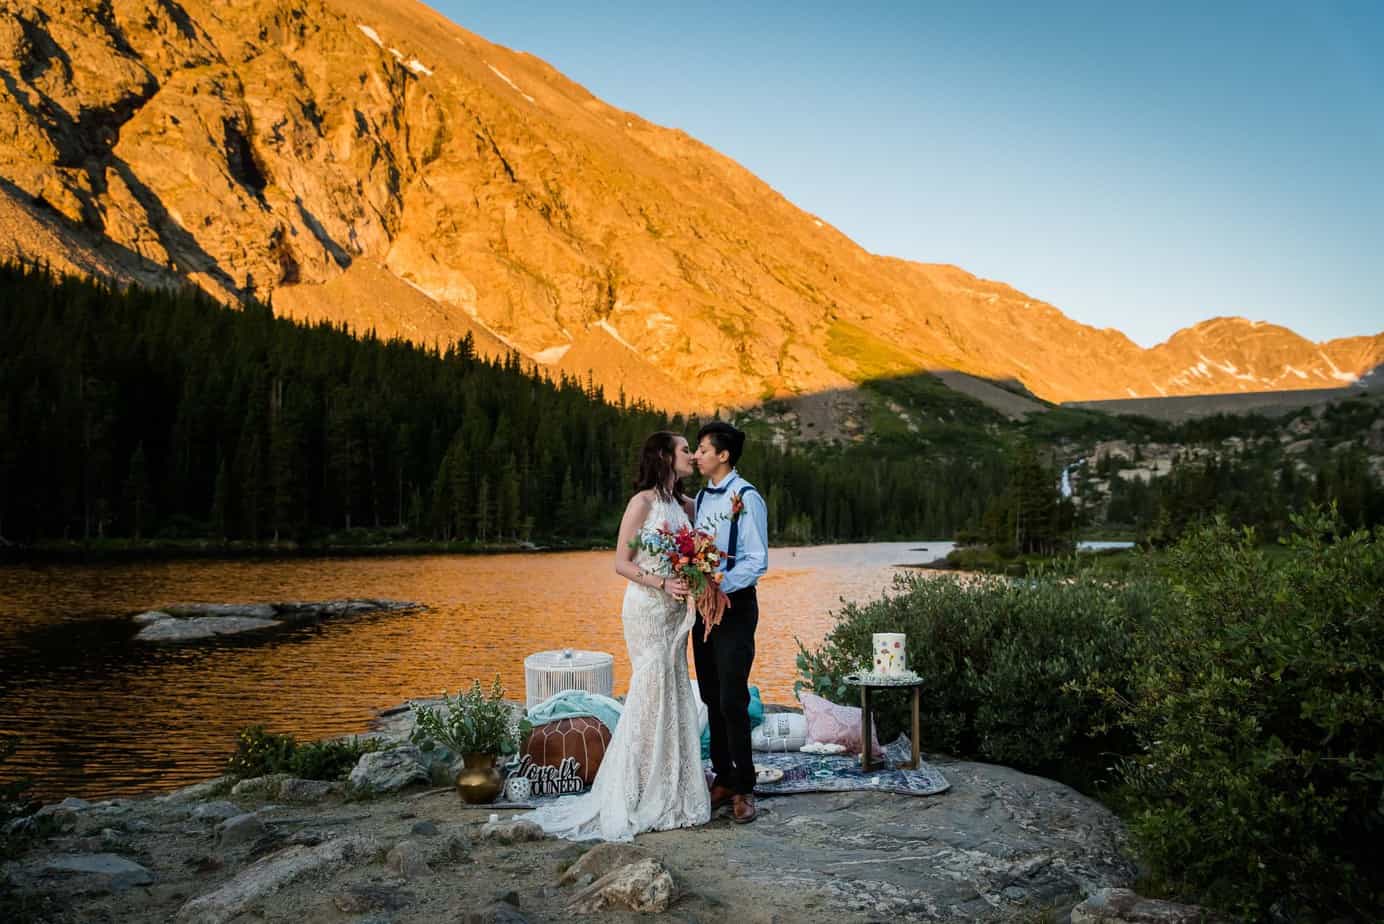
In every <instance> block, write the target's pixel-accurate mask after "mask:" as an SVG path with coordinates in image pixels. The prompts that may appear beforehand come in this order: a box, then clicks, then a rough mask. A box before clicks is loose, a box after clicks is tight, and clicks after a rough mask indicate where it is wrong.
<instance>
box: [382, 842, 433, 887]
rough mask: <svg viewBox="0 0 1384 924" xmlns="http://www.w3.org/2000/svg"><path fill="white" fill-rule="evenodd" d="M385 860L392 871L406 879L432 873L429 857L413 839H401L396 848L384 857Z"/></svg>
mask: <svg viewBox="0 0 1384 924" xmlns="http://www.w3.org/2000/svg"><path fill="white" fill-rule="evenodd" d="M384 862H385V865H386V866H388V867H389V869H390V870H391V871H392V872H394V873H397V874H398V875H400V876H402V877H404V878H405V879H417V878H418V877H420V876H430V875H432V867H431V866H429V865H428V861H427V858H425V857H424V856H423V851H422V850H420V849H419V847H418V845H417V844H415V843H414V842H413V841H400V842H399V843H397V844H395V845H394V849H393V850H391V851H389V854H388V855H387V856H386V857H385V858H384Z"/></svg>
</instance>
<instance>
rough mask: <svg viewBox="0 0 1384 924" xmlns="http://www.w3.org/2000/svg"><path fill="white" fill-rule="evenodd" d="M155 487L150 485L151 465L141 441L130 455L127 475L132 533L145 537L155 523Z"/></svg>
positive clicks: (127, 502) (126, 499) (127, 505)
mask: <svg viewBox="0 0 1384 924" xmlns="http://www.w3.org/2000/svg"><path fill="white" fill-rule="evenodd" d="M152 495H153V489H152V488H151V487H150V485H149V466H148V463H147V462H146V461H145V457H144V444H143V443H140V444H139V445H138V446H136V447H135V451H134V452H133V453H132V454H131V455H130V464H129V466H128V468H127V474H126V477H125V505H126V510H127V511H128V514H129V524H130V529H131V534H132V535H133V536H134V537H135V538H136V539H143V538H144V533H145V531H146V530H147V529H148V528H149V527H150V525H151V524H152V523H153V519H154V509H153V501H152Z"/></svg>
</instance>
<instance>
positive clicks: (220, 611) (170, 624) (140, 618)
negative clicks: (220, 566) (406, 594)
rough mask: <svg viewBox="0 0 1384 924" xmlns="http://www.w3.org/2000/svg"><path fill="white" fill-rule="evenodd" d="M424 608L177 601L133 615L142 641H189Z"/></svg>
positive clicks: (384, 603)
mask: <svg viewBox="0 0 1384 924" xmlns="http://www.w3.org/2000/svg"><path fill="white" fill-rule="evenodd" d="M419 608H421V605H420V604H417V603H410V602H408V601H405V600H375V599H351V600H322V601H318V602H313V603H299V602H291V603H174V604H170V605H168V606H164V607H160V608H159V609H156V610H148V611H147V612H143V613H137V614H135V615H134V616H133V617H131V618H132V619H133V620H134V622H135V623H136V624H137V625H139V626H141V628H140V630H139V632H138V633H137V634H136V635H135V639H136V640H138V641H141V642H187V641H196V640H198V639H206V638H213V637H215V636H218V635H239V634H240V633H242V632H253V631H255V630H258V629H269V628H273V627H275V626H281V625H285V624H296V623H312V622H320V621H322V620H324V619H336V618H339V617H342V616H358V615H363V614H366V613H395V612H401V611H404V610H415V609H419Z"/></svg>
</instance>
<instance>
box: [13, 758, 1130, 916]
mask: <svg viewBox="0 0 1384 924" xmlns="http://www.w3.org/2000/svg"><path fill="white" fill-rule="evenodd" d="M928 760H929V762H930V763H932V764H933V765H934V766H937V767H938V768H939V769H941V770H942V772H943V773H945V774H946V776H947V779H948V780H949V781H950V782H951V788H950V789H949V790H948V791H947V792H945V793H943V794H940V795H936V796H926V797H920V796H904V795H896V794H892V793H884V792H869V791H866V792H848V793H817V794H804V795H790V796H778V797H774V798H761V799H760V803H759V804H760V814H759V819H758V820H757V821H756V822H755V823H754V824H750V825H737V824H734V823H733V822H732V821H731V820H730V818H729V816H728V814H727V813H726V812H724V811H722V812H720V813H718V814H717V815H716V816H715V817H714V818H713V819H712V820H711V821H710V822H709V823H708V824H706V825H702V826H700V827H697V828H689V829H681V830H675V831H661V832H655V833H649V834H645V835H641V836H640V837H638V838H637V839H636V842H635V844H634V845H621V846H618V847H606V848H597V850H596V852H589V851H590V845H582V846H578V845H573V844H570V843H568V842H565V841H560V840H556V839H554V838H546V837H545V838H541V839H537V840H525V839H523V838H516V837H498V836H496V837H488V836H487V834H488V833H491V834H494V833H498V832H499V831H501V830H508V829H513V828H514V827H515V826H514V823H513V822H514V820H513V817H512V816H513V813H512V812H510V811H505V810H500V809H496V808H494V807H492V806H468V805H466V804H465V803H463V802H462V800H461V799H460V798H459V797H458V795H457V793H456V792H455V790H454V789H453V788H451V787H439V788H437V789H433V790H423V791H418V790H413V791H409V792H401V793H384V794H381V795H378V796H376V797H374V798H371V799H367V800H364V801H354V802H349V803H345V804H343V803H340V802H337V801H336V800H331V801H330V802H328V803H326V804H305V805H297V804H295V805H285V804H261V803H260V801H257V800H265V799H270V798H271V796H270V795H269V794H268V793H260V794H258V795H252V794H249V793H247V794H245V795H244V796H237V797H235V798H236V799H237V802H238V804H239V805H240V807H241V810H242V811H245V812H247V813H248V812H249V811H251V810H253V811H254V813H255V814H254V816H253V820H245V819H239V820H236V819H233V820H232V821H231V822H227V823H224V824H223V826H222V829H223V830H222V842H221V843H219V844H218V843H216V842H215V841H214V840H213V835H212V831H213V826H212V825H211V824H210V822H207V823H202V822H198V821H195V820H190V819H188V818H187V814H188V808H189V804H188V803H181V804H180V803H177V802H174V801H169V800H167V799H164V800H158V799H147V800H135V801H133V802H131V803H129V806H128V809H127V811H126V814H125V815H124V816H122V817H123V818H124V819H125V831H126V832H127V833H126V834H125V835H123V836H124V837H125V838H127V839H128V840H129V842H130V845H129V846H130V849H131V850H132V852H133V854H134V855H135V856H137V857H139V858H140V863H141V864H143V865H144V866H146V867H148V874H151V875H152V879H153V882H152V883H151V884H149V885H148V886H147V887H141V888H120V887H119V886H118V885H117V883H118V882H119V881H120V880H119V879H118V878H115V879H111V880H110V881H109V882H108V884H105V885H103V884H102V883H101V882H100V880H99V878H98V879H89V880H88V882H90V883H92V884H93V885H95V886H96V888H92V889H90V890H87V889H86V888H82V889H76V888H73V884H72V883H71V882H70V881H69V880H68V879H67V878H66V877H68V876H82V877H83V878H85V874H83V873H81V872H80V871H78V870H68V871H61V872H60V871H59V870H49V871H44V870H43V869H42V864H43V863H45V862H47V861H49V860H52V859H55V858H57V857H60V856H62V855H64V854H71V853H77V852H80V851H81V850H82V844H84V843H85V842H87V841H88V840H89V839H90V838H91V837H93V836H98V835H100V834H101V828H102V827H103V826H104V825H105V824H107V822H105V821H102V820H101V819H99V818H97V817H94V815H93V812H94V809H90V810H85V811H82V812H78V813H76V816H75V817H76V825H77V828H76V830H74V831H71V832H64V833H60V834H56V835H54V836H52V837H51V838H50V839H48V840H47V841H46V842H44V843H43V844H42V845H41V846H40V847H38V848H37V849H36V850H35V851H34V852H33V854H32V855H31V856H30V857H28V858H24V859H20V860H18V861H13V862H11V863H8V864H3V863H0V875H5V874H7V873H9V874H12V875H13V877H14V880H15V882H16V884H17V886H19V887H20V888H21V889H22V890H23V891H24V892H25V893H30V892H36V893H42V894H44V895H45V896H48V897H49V898H51V900H53V901H56V902H59V903H60V905H61V906H62V910H63V912H64V913H65V914H67V917H66V918H64V919H66V920H102V919H104V920H118V921H120V922H122V924H167V922H169V921H170V920H175V919H176V920H178V921H180V922H188V924H191V922H198V924H201V922H212V924H214V922H232V921H241V920H250V919H251V917H255V916H263V918H264V919H265V920H275V921H303V922H309V921H323V922H326V921H337V920H344V918H342V917H341V915H342V913H343V912H344V911H345V910H346V909H345V908H343V907H342V903H343V902H344V904H345V905H347V906H349V907H351V908H356V907H357V906H363V905H365V904H370V902H368V901H365V899H361V898H360V897H359V896H360V895H365V896H366V897H369V896H378V895H379V894H383V893H381V892H380V890H385V892H389V891H390V890H398V889H401V888H402V887H403V885H404V883H405V881H407V890H408V893H409V895H410V898H409V900H408V901H407V902H403V901H400V902H395V903H394V904H395V905H397V907H393V906H391V907H390V908H389V909H388V914H387V917H388V919H389V920H390V921H391V922H393V924H433V922H435V921H438V920H448V921H450V920H453V918H456V917H457V913H459V912H462V911H465V910H467V909H480V908H489V907H490V906H491V905H492V904H494V902H495V900H496V899H497V897H499V896H507V895H510V894H514V895H517V896H518V899H519V903H518V909H519V912H518V913H522V915H523V916H524V917H525V918H526V919H527V920H529V921H531V922H534V924H539V922H544V921H558V920H571V919H573V918H572V917H571V911H572V910H574V909H573V908H572V906H573V905H574V904H576V905H579V906H581V907H582V908H585V905H586V902H585V899H592V907H594V906H595V904H600V905H601V906H602V910H601V911H600V912H599V914H600V918H599V920H601V921H611V922H612V924H625V922H629V924H633V922H635V921H639V920H647V917H644V916H640V913H639V912H636V911H634V910H631V908H632V907H633V905H632V904H631V902H630V901H628V900H626V899H628V898H633V899H637V901H635V902H634V905H638V906H639V907H641V908H644V907H649V908H652V907H654V906H655V905H656V906H658V907H662V906H663V904H664V902H665V899H666V901H667V902H669V903H670V906H669V907H668V910H667V912H665V913H664V914H663V915H662V916H660V918H658V919H660V920H665V919H666V920H667V921H669V922H670V924H672V922H674V921H677V922H688V921H696V922H700V924H707V922H711V921H734V922H735V924H789V922H792V924H838V922H844V921H851V922H854V921H861V922H864V921H890V922H957V924H960V922H987V924H999V922H1015V924H1019V922H1026V924H1031V922H1033V921H1037V920H1044V919H1046V918H1047V917H1053V918H1055V919H1061V918H1062V916H1063V913H1064V911H1065V910H1066V909H1070V908H1073V907H1074V906H1076V905H1077V904H1078V903H1080V902H1081V901H1082V900H1083V898H1086V897H1089V896H1095V895H1101V894H1103V895H1105V896H1111V895H1122V894H1123V893H1111V892H1105V893H1102V891H1101V890H1108V889H1122V888H1127V887H1128V886H1129V885H1130V884H1131V883H1132V882H1133V880H1134V869H1133V866H1132V864H1131V862H1130V861H1129V860H1128V859H1127V858H1126V857H1125V855H1124V844H1125V832H1124V829H1123V827H1122V825H1121V823H1120V821H1119V820H1118V819H1117V818H1116V817H1115V816H1114V815H1113V814H1112V813H1111V812H1109V811H1108V810H1107V809H1105V808H1104V807H1103V806H1101V805H1100V804H1099V803H1097V802H1095V801H1093V800H1091V799H1088V798H1086V797H1085V796H1082V795H1081V794H1080V793H1077V792H1076V791H1074V790H1072V789H1070V788H1069V787H1067V786H1064V785H1062V784H1060V783H1056V782H1054V781H1052V780H1046V779H1042V778H1040V777H1035V776H1030V775H1028V774H1025V773H1020V772H1018V771H1015V770H1011V769H1008V768H1005V767H998V766H992V765H987V764H979V763H969V762H964V761H954V760H949V759H947V758H945V757H941V756H938V755H928ZM195 794H196V795H199V796H202V797H205V796H207V795H210V793H207V792H206V791H205V790H199V791H196V793H195ZM275 798H276V797H275ZM491 814H495V815H496V816H497V818H496V821H495V822H493V823H492V822H490V821H489V818H490V816H491ZM88 816H93V817H88ZM241 827H244V830H239V829H240V828H241ZM232 829H235V833H234V834H230V835H229V836H228V832H230V831H231V830H232ZM391 854H392V855H393V860H392V861H391V859H390V856H391ZM583 854H587V856H585V857H584V858H583ZM579 858H580V859H579ZM115 859H116V860H119V859H120V858H115ZM644 860H650V861H656V862H653V863H650V864H649V867H648V870H647V871H648V873H649V875H648V876H643V877H642V878H635V877H633V875H632V873H630V874H629V875H627V876H617V877H616V878H615V879H607V877H609V876H611V875H612V874H614V873H617V872H618V871H619V869H620V868H621V867H623V866H628V865H630V864H637V863H639V862H642V861H644ZM573 864H575V865H573ZM569 867H570V869H569ZM101 869H104V867H101ZM564 870H567V872H568V873H569V875H564V874H563V871H564ZM660 870H663V871H666V873H667V875H668V876H669V877H671V883H672V885H671V886H669V884H668V883H667V882H666V881H664V880H663V879H662V878H661V873H660ZM110 872H111V873H112V874H115V875H117V876H118V875H119V873H120V871H119V870H116V869H114V868H111V869H110ZM91 873H92V874H93V875H97V876H102V875H104V873H102V872H101V871H100V869H98V870H94V871H91ZM130 873H131V874H133V875H135V876H136V877H138V878H143V877H142V876H140V874H139V872H138V870H130ZM404 877H407V880H405V878H404ZM602 880H606V881H605V885H604V886H602V889H597V890H595V891H594V892H592V891H590V887H591V886H593V885H595V884H597V883H600V882H602ZM655 880H657V882H655ZM615 882H624V883H626V885H627V886H628V888H626V887H625V886H624V885H622V886H621V887H620V888H618V889H611V890H609V894H605V892H606V886H610V885H611V883H615ZM655 885H656V886H657V888H653V886H655ZM645 886H648V887H647V888H646V887H645ZM107 889H109V891H107ZM597 892H601V893H602V894H605V897H604V898H602V899H601V901H600V902H595V900H594V896H595V894H596V893H597ZM621 896H625V898H622V897H621ZM641 896H643V897H641ZM646 899H647V901H646ZM1136 899H1137V897H1136ZM1131 901H1134V900H1131ZM501 904H503V902H501ZM1119 904H1120V903H1119V902H1116V901H1113V900H1112V899H1110V898H1108V897H1107V898H1106V899H1104V900H1103V901H1102V902H1097V901H1093V902H1090V903H1088V904H1087V906H1086V908H1085V909H1083V913H1088V912H1089V913H1090V914H1097V913H1098V914H1099V915H1104V917H1103V918H1101V919H1102V920H1107V919H1109V920H1115V918H1113V917H1111V910H1110V909H1114V908H1115V907H1116V906H1117V905H1119ZM1126 904H1128V902H1126ZM1135 904H1137V901H1135ZM1107 906H1108V907H1107ZM497 907H498V906H497ZM1121 907H1122V906H1121ZM439 909H446V911H445V913H444V912H440V911H439ZM1092 909H1095V911H1092ZM1136 910H1137V911H1138V912H1139V913H1144V912H1145V911H1147V907H1146V905H1143V904H1137V908H1136ZM352 913H355V912H352ZM449 915H450V916H449ZM103 916H104V917H103ZM256 919H258V917H256ZM458 919H459V918H458Z"/></svg>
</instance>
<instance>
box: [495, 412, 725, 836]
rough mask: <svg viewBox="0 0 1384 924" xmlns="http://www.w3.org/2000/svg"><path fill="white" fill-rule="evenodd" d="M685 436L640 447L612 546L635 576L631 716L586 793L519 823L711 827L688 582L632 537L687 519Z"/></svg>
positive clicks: (635, 829) (619, 831) (569, 829)
mask: <svg viewBox="0 0 1384 924" xmlns="http://www.w3.org/2000/svg"><path fill="white" fill-rule="evenodd" d="M692 464H693V463H692V453H691V451H690V449H689V448H688V445H687V440H686V439H684V438H683V437H681V436H678V435H676V434H673V433H666V432H660V433H655V434H654V435H653V436H651V437H649V438H648V440H646V441H645V443H644V449H643V453H642V455H641V458H640V465H639V478H638V479H637V480H636V483H635V487H636V488H637V489H639V493H637V494H635V495H634V497H632V498H630V502H629V505H628V506H627V507H626V508H625V515H624V518H623V519H622V520H621V522H620V537H619V539H618V541H617V542H616V546H615V571H616V573H618V574H619V575H621V576H622V577H624V578H626V579H628V580H629V582H630V585H629V587H627V588H626V590H625V606H624V610H623V612H622V614H621V620H622V621H623V623H624V628H625V645H626V646H627V647H628V649H629V656H630V667H631V674H630V686H629V694H628V695H627V696H626V697H625V711H624V713H623V714H622V715H621V717H620V721H619V723H618V724H617V725H616V727H615V733H614V736H613V737H612V738H611V741H610V746H609V747H608V748H607V749H606V753H605V757H604V759H602V761H601V768H600V770H599V771H598V772H597V774H596V779H595V780H594V781H593V782H592V784H591V789H590V791H589V792H587V793H585V794H583V795H579V796H568V797H565V798H562V799H558V800H557V801H556V802H554V803H551V804H549V805H545V806H542V807H540V808H539V809H537V810H536V811H533V812H530V813H528V814H526V815H524V816H522V817H524V818H527V819H529V820H530V821H535V822H537V823H538V824H539V825H540V826H541V827H542V828H543V830H544V831H546V832H547V833H549V834H552V835H555V836H557V837H562V838H568V839H570V840H605V841H628V840H630V839H632V838H633V837H634V836H635V835H636V834H639V833H640V832H642V831H663V830H667V829H669V828H688V827H693V826H695V825H701V824H705V823H706V822H707V821H708V820H710V818H711V797H710V794H709V793H708V790H707V785H706V777H705V776H704V775H703V773H702V748H701V735H700V730H699V726H698V722H697V703H696V700H695V699H694V695H695V694H694V693H693V687H692V681H691V680H690V679H689V677H688V673H687V634H688V632H690V631H691V629H692V623H693V621H694V619H695V615H689V613H688V606H687V586H686V584H685V583H684V582H683V581H682V579H681V578H672V577H665V576H664V575H663V574H661V573H660V570H659V567H658V562H657V561H656V560H655V559H654V558H653V557H652V556H650V555H649V554H648V553H647V552H644V551H642V550H640V551H638V552H636V551H635V550H633V549H631V548H630V541H631V540H632V539H634V538H635V537H636V536H637V535H638V533H639V532H640V531H642V530H652V529H657V528H658V527H660V526H662V525H664V524H665V523H666V524H667V525H668V526H670V527H672V528H673V529H677V528H679V527H681V526H682V525H684V524H686V523H688V522H689V520H690V513H691V504H692V502H691V499H690V498H688V497H687V496H686V495H685V494H684V493H683V492H682V485H681V479H682V478H684V477H686V476H688V475H690V474H692Z"/></svg>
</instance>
